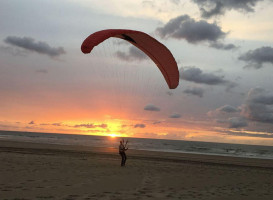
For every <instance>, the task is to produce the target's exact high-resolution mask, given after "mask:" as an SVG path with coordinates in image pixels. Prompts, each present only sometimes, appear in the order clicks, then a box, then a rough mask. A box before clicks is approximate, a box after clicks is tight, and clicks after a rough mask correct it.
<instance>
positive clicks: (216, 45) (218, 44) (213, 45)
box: [209, 42, 238, 50]
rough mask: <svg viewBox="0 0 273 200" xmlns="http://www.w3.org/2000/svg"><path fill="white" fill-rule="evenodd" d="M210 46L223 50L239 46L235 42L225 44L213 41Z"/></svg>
mask: <svg viewBox="0 0 273 200" xmlns="http://www.w3.org/2000/svg"><path fill="white" fill-rule="evenodd" d="M209 46H210V47H212V48H215V49H221V50H232V49H237V48H238V46H235V45H234V44H224V43H221V42H211V43H210V45H209Z"/></svg>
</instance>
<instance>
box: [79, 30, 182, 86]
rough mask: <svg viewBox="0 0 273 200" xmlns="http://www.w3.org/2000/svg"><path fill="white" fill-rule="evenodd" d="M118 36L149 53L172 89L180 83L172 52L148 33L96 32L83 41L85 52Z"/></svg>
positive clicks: (124, 31)
mask: <svg viewBox="0 0 273 200" xmlns="http://www.w3.org/2000/svg"><path fill="white" fill-rule="evenodd" d="M110 37H116V38H120V39H124V40H126V41H127V42H130V43H131V44H132V45H134V46H136V47H137V48H139V49H140V50H141V51H143V52H144V53H145V54H146V55H148V56H149V57H150V58H151V59H152V60H153V61H154V63H155V64H156V65H157V66H158V68H159V69H160V71H161V73H162V74H163V76H164V78H165V80H166V82H167V84H168V86H169V88H170V89H174V88H176V87H177V86H178V84H179V71H178V67H177V63H176V61H175V59H174V57H173V55H172V53H171V52H170V51H169V49H167V47H165V46H164V45H163V44H161V43H160V42H158V41H157V40H156V39H155V38H153V37H151V36H149V35H148V34H146V33H143V32H140V31H134V30H123V29H108V30H102V31H98V32H95V33H93V34H91V35H90V36H88V37H87V38H86V39H85V40H84V41H83V43H82V46H81V50H82V52H83V53H85V54H86V53H90V52H91V51H92V49H93V48H94V47H95V46H97V45H99V44H100V43H101V42H103V41H104V40H106V39H108V38H110Z"/></svg>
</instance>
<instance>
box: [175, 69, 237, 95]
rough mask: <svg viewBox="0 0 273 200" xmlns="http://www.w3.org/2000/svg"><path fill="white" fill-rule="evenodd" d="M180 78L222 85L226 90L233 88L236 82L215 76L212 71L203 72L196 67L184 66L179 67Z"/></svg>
mask: <svg viewBox="0 0 273 200" xmlns="http://www.w3.org/2000/svg"><path fill="white" fill-rule="evenodd" d="M180 78H181V79H183V80H186V81H191V82H195V83H200V84H206V85H224V86H226V90H227V91H229V90H230V89H232V88H234V87H235V86H236V85H237V84H236V83H234V82H231V81H228V80H226V79H225V78H224V76H217V75H214V74H212V73H204V72H203V71H202V70H201V69H199V68H197V67H184V68H180Z"/></svg>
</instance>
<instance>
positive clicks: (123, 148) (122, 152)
mask: <svg viewBox="0 0 273 200" xmlns="http://www.w3.org/2000/svg"><path fill="white" fill-rule="evenodd" d="M126 144H127V142H126ZM126 144H125V145H124V140H120V144H119V155H120V156H121V165H120V166H122V167H123V166H125V163H126V159H127V157H126V153H125V151H127V150H128V148H126Z"/></svg>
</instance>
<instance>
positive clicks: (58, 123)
mask: <svg viewBox="0 0 273 200" xmlns="http://www.w3.org/2000/svg"><path fill="white" fill-rule="evenodd" d="M51 125H53V126H62V123H60V122H57V123H52V124H51Z"/></svg>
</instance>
